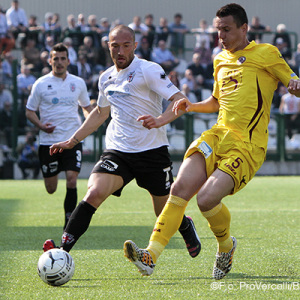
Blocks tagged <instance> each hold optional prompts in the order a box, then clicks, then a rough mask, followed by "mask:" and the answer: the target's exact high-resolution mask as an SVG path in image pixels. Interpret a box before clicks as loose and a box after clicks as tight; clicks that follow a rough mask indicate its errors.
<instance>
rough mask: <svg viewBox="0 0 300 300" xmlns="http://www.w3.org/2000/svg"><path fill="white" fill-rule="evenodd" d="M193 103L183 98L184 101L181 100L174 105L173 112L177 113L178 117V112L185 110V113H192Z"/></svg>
mask: <svg viewBox="0 0 300 300" xmlns="http://www.w3.org/2000/svg"><path fill="white" fill-rule="evenodd" d="M192 105H193V104H192V103H191V102H190V101H189V100H188V99H186V98H183V99H180V100H177V101H176V102H175V103H174V105H173V108H172V111H173V112H174V113H175V115H176V116H177V115H178V111H179V110H183V111H185V112H189V111H192Z"/></svg>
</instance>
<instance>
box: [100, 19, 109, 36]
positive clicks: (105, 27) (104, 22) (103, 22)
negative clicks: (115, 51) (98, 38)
mask: <svg viewBox="0 0 300 300" xmlns="http://www.w3.org/2000/svg"><path fill="white" fill-rule="evenodd" d="M100 28H101V34H102V37H103V36H107V37H108V33H109V30H110V24H109V20H108V18H102V19H100Z"/></svg>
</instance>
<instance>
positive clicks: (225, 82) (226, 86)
mask: <svg viewBox="0 0 300 300" xmlns="http://www.w3.org/2000/svg"><path fill="white" fill-rule="evenodd" d="M241 83H242V73H241V72H240V71H239V70H230V71H227V72H224V73H223V74H222V88H221V93H222V94H229V93H231V92H233V91H235V90H236V89H237V88H238V86H239V85H240V84H241Z"/></svg>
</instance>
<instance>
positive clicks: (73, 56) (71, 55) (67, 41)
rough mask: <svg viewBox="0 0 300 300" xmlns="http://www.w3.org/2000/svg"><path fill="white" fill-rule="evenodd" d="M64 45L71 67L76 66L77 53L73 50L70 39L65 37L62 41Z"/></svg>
mask: <svg viewBox="0 0 300 300" xmlns="http://www.w3.org/2000/svg"><path fill="white" fill-rule="evenodd" d="M63 43H64V45H65V46H66V47H67V48H68V52H69V60H70V64H71V65H76V63H77V52H76V51H75V49H74V48H73V41H72V39H71V38H70V37H66V38H65V39H64V41H63Z"/></svg>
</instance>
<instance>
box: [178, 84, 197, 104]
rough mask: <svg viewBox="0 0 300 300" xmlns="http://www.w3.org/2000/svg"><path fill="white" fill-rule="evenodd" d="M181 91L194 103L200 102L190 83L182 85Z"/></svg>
mask: <svg viewBox="0 0 300 300" xmlns="http://www.w3.org/2000/svg"><path fill="white" fill-rule="evenodd" d="M181 92H182V94H183V95H185V96H186V97H187V98H188V99H189V100H190V102H192V103H196V102H198V98H197V97H196V95H195V94H194V93H193V92H192V91H191V89H190V87H189V85H188V84H186V83H184V84H183V85H182V87H181Z"/></svg>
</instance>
